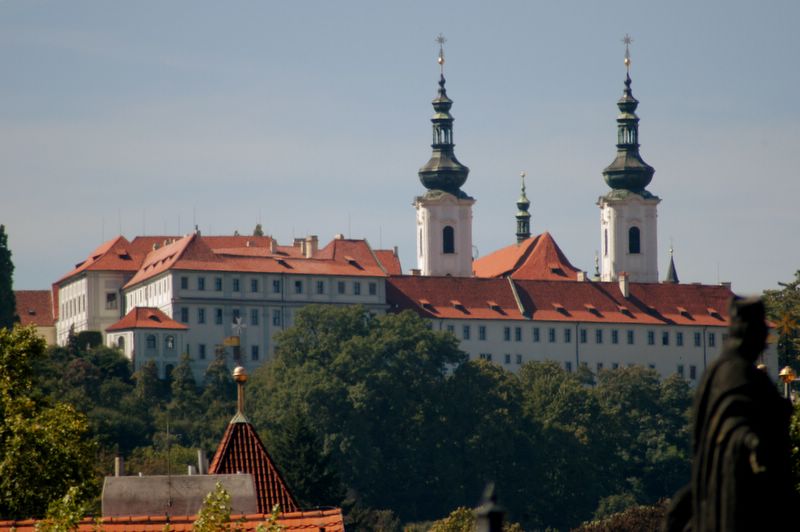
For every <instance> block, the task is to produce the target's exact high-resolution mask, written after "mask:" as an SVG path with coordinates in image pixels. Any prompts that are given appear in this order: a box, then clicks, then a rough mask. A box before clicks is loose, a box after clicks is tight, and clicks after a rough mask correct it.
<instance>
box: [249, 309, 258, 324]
mask: <svg viewBox="0 0 800 532" xmlns="http://www.w3.org/2000/svg"><path fill="white" fill-rule="evenodd" d="M250 325H258V309H257V308H254V309H250Z"/></svg>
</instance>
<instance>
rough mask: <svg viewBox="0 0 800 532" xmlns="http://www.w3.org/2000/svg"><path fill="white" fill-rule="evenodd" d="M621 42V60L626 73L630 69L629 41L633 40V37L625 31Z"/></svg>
mask: <svg viewBox="0 0 800 532" xmlns="http://www.w3.org/2000/svg"><path fill="white" fill-rule="evenodd" d="M622 42H623V43H624V44H625V59H624V60H623V62H624V63H625V68H627V69H628V73H630V71H631V49H630V46H631V43H632V42H633V39H632V38H631V36H630V35H628V34H627V33H626V34H625V37H623V38H622Z"/></svg>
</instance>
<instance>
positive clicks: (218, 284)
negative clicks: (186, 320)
mask: <svg viewBox="0 0 800 532" xmlns="http://www.w3.org/2000/svg"><path fill="white" fill-rule="evenodd" d="M195 281H196V283H197V284H196V286H195V288H196V289H197V290H198V291H200V292H202V291H204V290H205V289H206V278H205V277H197V278H196V279H195ZM281 284H282V283H281V280H280V279H273V280H272V293H273V294H280V293H281V288H282V286H281ZM180 286H181V290H188V289H189V277H187V276H182V277H181V281H180ZM326 286H327V283H326V282H325V281H316V283H315V292H314V293H316V294H320V295H321V294H325V293H326V291H327V288H326ZM352 287H353V288H352V294H353V295H355V296H360V295H361V292H362V285H361V281H353V283H352ZM292 288H293V290H294V293H295V294H302V293H303V292H304V290H305V282H304V281H303V280H302V279H298V280H296V281H294V283H293V285H292ZM231 290H232V291H233V292H241V291H242V285H241V279H237V278H234V279H231ZM259 290H260V283H259V279H250V292H252V293H258V292H259ZM214 291H216V292H221V291H222V277H214ZM367 291H368V293H369V295H371V296H374V295H377V294H378V283H376V282H374V281H370V282H369V283H367ZM336 293H337V294H339V295H344V294H346V293H347V283H346V282H345V281H337V282H336Z"/></svg>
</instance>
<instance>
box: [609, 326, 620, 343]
mask: <svg viewBox="0 0 800 532" xmlns="http://www.w3.org/2000/svg"><path fill="white" fill-rule="evenodd" d="M611 343H612V344H618V343H619V331H618V330H616V329H611Z"/></svg>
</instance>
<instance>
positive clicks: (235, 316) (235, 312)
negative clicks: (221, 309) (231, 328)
mask: <svg viewBox="0 0 800 532" xmlns="http://www.w3.org/2000/svg"><path fill="white" fill-rule="evenodd" d="M241 317H242V312H241V311H240V310H239V309H238V308H235V309H233V320H232V321H233V322H234V323H235V322H236V320H237V319H241Z"/></svg>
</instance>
